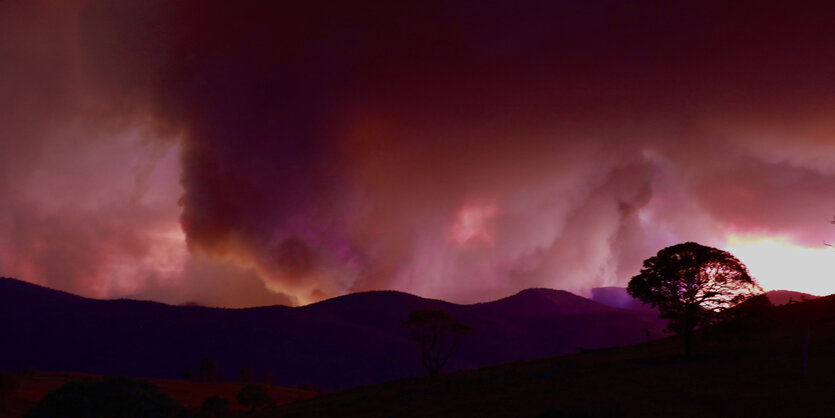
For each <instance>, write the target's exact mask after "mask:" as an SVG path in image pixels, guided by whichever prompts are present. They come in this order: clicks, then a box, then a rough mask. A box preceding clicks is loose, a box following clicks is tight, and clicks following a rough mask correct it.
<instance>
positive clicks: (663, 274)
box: [627, 242, 762, 356]
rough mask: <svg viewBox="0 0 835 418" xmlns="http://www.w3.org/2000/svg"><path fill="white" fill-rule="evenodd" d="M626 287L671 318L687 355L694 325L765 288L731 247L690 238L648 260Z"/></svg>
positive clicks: (671, 326) (671, 324)
mask: <svg viewBox="0 0 835 418" xmlns="http://www.w3.org/2000/svg"><path fill="white" fill-rule="evenodd" d="M627 291H628V292H629V294H630V295H632V296H633V297H635V298H637V299H640V300H642V301H644V302H646V303H649V304H650V305H652V306H654V307H656V308H658V310H659V312H660V314H661V316H662V317H663V318H668V319H669V320H670V329H671V330H672V331H674V332H676V333H679V334H682V335H684V337H685V354H686V355H688V356H689V355H690V351H691V342H690V340H691V332H692V330H693V329H694V328H696V327H698V326H700V325H704V324H706V323H709V322H712V321H713V320H714V319H715V318H716V317H717V316H716V314H718V313H719V312H722V311H723V310H725V309H728V308H730V307H733V306H735V305H737V304H739V303H741V302H743V301H745V300H747V299H748V298H750V297H752V296H755V295H757V294H760V293H762V288H761V287H760V285H759V284H757V282H756V281H755V280H754V279H753V278H752V277H751V276H750V275H749V274H748V269H747V268H746V267H745V265H744V264H742V262H740V261H739V260H738V259H737V258H736V257H734V256H733V255H731V254H730V253H728V252H727V251H722V250H719V249H716V248H712V247H707V246H704V245H700V244H697V243H695V242H685V243H682V244H677V245H673V246H671V247H667V248H664V249H662V250H661V251H659V252H658V254H656V255H655V256H654V257H651V258H649V259H647V260H645V261H644V264H643V268H642V269H641V272H640V274H638V275H637V276H635V277H633V278H632V279H631V280H630V281H629V286H628V287H627Z"/></svg>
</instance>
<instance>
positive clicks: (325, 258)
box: [0, 1, 835, 306]
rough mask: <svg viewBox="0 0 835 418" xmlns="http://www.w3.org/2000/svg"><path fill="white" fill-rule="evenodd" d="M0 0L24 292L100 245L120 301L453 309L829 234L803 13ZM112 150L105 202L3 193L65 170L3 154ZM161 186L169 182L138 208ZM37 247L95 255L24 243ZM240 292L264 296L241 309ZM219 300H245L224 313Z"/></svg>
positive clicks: (712, 7)
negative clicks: (178, 240)
mask: <svg viewBox="0 0 835 418" xmlns="http://www.w3.org/2000/svg"><path fill="white" fill-rule="evenodd" d="M9 3H11V2H8V3H6V4H4V5H3V7H6V8H9V9H15V10H11V12H14V13H3V14H2V15H5V16H14V19H12V18H7V19H6V20H3V21H2V23H3V26H0V28H2V33H0V35H5V34H13V35H15V36H14V38H15V39H25V40H26V43H25V44H19V43H11V41H8V39H10V37H9V36H3V37H2V39H5V40H6V41H0V42H5V44H3V46H4V47H3V49H2V50H1V51H2V52H0V53H2V54H3V55H2V56H0V58H10V59H12V61H14V62H20V63H22V64H21V65H20V66H19V67H17V68H14V69H5V70H0V71H6V72H7V74H5V76H4V77H2V78H0V86H2V88H3V89H4V92H10V93H13V94H12V95H9V94H4V95H3V97H16V98H17V99H0V100H2V102H0V106H2V108H3V109H5V110H9V111H13V112H14V113H13V116H3V119H2V120H0V121H2V122H4V123H5V125H4V126H5V129H6V132H4V136H8V137H15V138H21V139H20V140H13V141H12V142H11V143H4V145H2V146H3V147H5V149H3V150H4V151H6V152H8V153H9V154H10V155H11V154H13V155H16V156H19V161H22V162H21V163H20V164H19V165H15V164H14V163H13V165H12V166H11V167H10V168H8V169H4V171H2V173H3V175H2V177H0V181H2V183H0V187H2V189H0V190H2V191H3V193H4V194H5V195H8V196H11V199H6V201H7V202H9V203H7V205H8V207H9V208H14V209H15V212H16V213H22V214H23V215H16V216H20V218H19V219H15V220H7V221H6V223H5V224H0V225H5V226H3V228H4V230H3V231H10V230H11V229H9V228H11V226H9V225H12V224H14V225H22V226H16V228H17V229H16V230H15V234H14V236H15V237H17V238H15V240H16V242H13V241H12V240H6V241H4V242H3V244H4V246H2V247H0V249H3V253H0V256H3V257H4V258H0V262H2V263H3V264H0V266H12V267H4V268H7V269H12V270H13V271H19V272H22V271H26V270H25V269H23V268H22V267H15V263H19V261H16V260H21V259H23V257H24V255H28V254H42V255H41V257H42V258H43V259H42V260H38V261H37V263H35V262H34V261H33V263H35V264H37V265H38V266H48V267H41V268H49V269H60V270H62V271H66V272H68V273H67V274H66V275H65V276H66V278H59V277H63V276H61V275H60V274H59V273H57V272H54V273H43V274H42V276H43V277H56V279H54V280H55V281H59V280H66V281H76V280H77V281H78V283H79V284H78V285H73V286H69V285H67V286H65V287H66V288H92V287H95V286H96V285H99V284H100V283H101V282H102V281H103V280H106V279H103V276H106V275H107V273H106V270H101V268H102V267H101V266H102V265H103V264H102V263H101V262H97V260H100V257H101V256H100V255H99V254H102V253H105V252H106V249H108V248H118V249H119V250H118V251H116V252H117V253H118V254H121V255H120V257H122V258H124V259H125V260H133V262H134V263H136V262H138V261H141V260H146V262H147V263H149V264H148V265H149V267H148V271H143V272H140V273H136V274H135V276H136V277H137V278H136V279H135V281H134V283H133V286H134V287H135V289H132V294H137V295H144V296H146V297H154V298H157V299H161V300H171V301H175V300H177V301H181V300H185V299H200V300H197V301H198V302H201V303H209V304H219V305H222V304H224V303H228V304H233V305H236V306H238V305H240V304H244V302H242V301H243V300H252V303H253V304H257V303H263V302H269V301H276V300H281V301H286V302H288V303H305V302H309V301H312V300H317V299H321V298H323V297H328V296H333V295H337V294H342V293H345V292H350V291H357V290H366V289H375V288H395V289H401V290H406V291H411V292H416V293H419V294H422V295H427V296H435V297H443V298H448V299H453V300H458V301H474V300H483V299H487V298H494V297H499V296H503V295H506V294H508V293H510V292H513V291H516V290H519V289H521V288H524V287H531V286H546V287H560V288H567V289H570V290H583V289H587V288H589V287H593V286H603V285H615V284H620V285H622V284H624V283H625V281H626V280H627V279H628V278H629V276H631V275H633V274H635V273H636V272H637V270H638V268H639V267H640V262H641V260H643V259H644V258H646V257H648V256H650V255H652V254H653V253H654V252H655V251H657V250H658V249H659V248H661V247H663V246H666V245H670V244H673V243H677V242H680V241H685V240H696V241H700V242H703V243H705V244H708V245H716V246H722V245H724V244H725V239H726V237H727V235H728V234H730V233H742V234H745V233H762V234H772V235H782V236H787V237H789V238H790V239H792V240H794V242H796V243H798V244H803V245H808V246H813V245H820V243H821V242H822V241H823V240H824V239H825V238H826V236H827V235H829V232H830V231H828V229H827V227H828V225H827V219H828V218H829V216H830V215H831V214H832V210H833V207H835V201H833V200H835V194H834V193H833V192H835V186H833V185H835V182H833V181H832V180H833V176H835V169H833V168H832V167H835V141H833V140H832V138H833V134H835V126H833V125H832V123H831V120H832V118H831V115H832V112H833V111H835V103H833V100H832V97H835V95H833V94H832V93H835V91H833V89H835V85H833V83H832V82H831V80H830V74H832V70H833V69H835V68H833V67H835V62H833V60H832V58H831V51H833V50H835V41H832V40H833V39H835V37H833V36H832V35H835V33H832V32H833V29H832V28H831V25H830V24H829V21H828V19H826V17H825V16H827V15H828V14H827V13H825V12H826V10H824V9H821V8H817V9H815V8H808V9H805V8H803V7H801V6H797V7H795V8H793V9H792V10H788V11H787V10H784V9H782V8H780V9H778V8H770V7H765V6H764V5H759V6H758V7H757V8H755V9H752V8H747V7H745V6H744V5H742V4H727V2H715V3H714V2H698V3H697V2H693V3H692V4H683V3H681V2H675V4H667V3H665V4H652V3H650V2H647V3H637V4H636V3H631V4H630V5H625V4H620V3H616V2H612V3H596V2H585V3H584V2H543V3H541V4H526V5H516V4H514V5H510V4H499V3H496V4H492V5H484V4H481V5H478V6H474V5H470V4H466V3H464V2H461V3H459V2H449V1H444V2H433V1H429V2H415V3H411V2H406V3H403V2H380V4H376V2H359V3H356V2H352V3H350V4H348V3H346V4H330V3H332V2H329V3H316V2H304V3H298V4H271V5H264V4H260V3H247V2H244V3H239V4H234V5H232V4H229V3H227V2H214V1H208V2H206V1H201V2H196V1H181V2H164V1H150V2H132V1H89V2H83V3H79V4H72V5H67V6H64V7H65V8H66V10H55V6H54V5H49V6H51V8H50V7H46V6H47V5H44V4H37V3H35V4H33V5H23V6H22V5H18V4H14V5H11V6H10V5H9ZM36 24H39V25H36ZM36 26H37V27H49V29H48V30H47V31H46V33H43V32H41V31H40V30H37V29H35V28H36ZM55 39H62V40H63V41H62V42H56V41H55ZM4 61H5V62H10V61H9V60H8V59H4ZM68 68H69V69H71V71H67V70H66V69H68ZM18 102H19V103H18ZM6 122H8V123H6ZM68 127H70V128H72V129H70V131H71V132H70V133H66V132H67V128H68ZM0 129H3V128H0ZM126 132H134V134H133V136H130V135H128V134H126ZM136 132H140V133H139V134H137V133H136ZM113 137H117V138H123V139H121V140H118V141H122V142H128V143H131V144H138V145H136V146H137V149H138V151H136V152H134V153H133V154H132V155H134V156H135V159H138V161H134V164H135V165H136V166H137V167H144V168H143V169H137V170H138V171H136V172H135V173H132V174H125V173H123V172H120V174H118V175H114V177H116V178H130V179H139V180H137V182H134V183H135V184H138V185H135V186H132V187H133V191H132V192H131V193H125V194H124V195H125V196H123V197H124V198H122V197H120V198H119V199H121V200H119V199H116V200H118V201H119V202H121V203H119V202H117V203H113V202H109V204H110V205H111V206H108V205H107V204H105V202H106V201H107V199H105V198H102V197H95V196H93V192H92V191H91V190H93V189H94V188H101V189H102V190H113V189H116V188H119V187H120V186H118V185H114V184H110V183H106V182H101V183H97V184H96V186H93V187H91V186H90V185H88V184H83V183H82V184H81V185H79V183H80V182H82V181H83V177H82V176H79V175H73V176H70V177H69V178H71V180H68V181H67V183H68V184H76V186H75V187H76V188H77V189H78V194H77V195H76V197H75V198H73V199H70V200H71V201H73V202H88V205H90V206H91V208H84V209H83V210H82V209H79V208H74V209H73V210H72V213H71V216H66V217H64V216H59V215H57V214H56V212H55V210H52V211H45V209H44V207H47V206H48V205H46V204H45V203H43V199H40V200H38V201H35V202H29V201H28V200H27V198H26V196H27V195H30V194H35V195H38V196H41V197H43V196H44V195H45V194H47V193H48V189H47V188H45V186H43V185H41V184H37V185H26V186H22V187H21V186H19V185H17V186H16V185H15V184H18V183H19V179H21V178H24V175H23V174H15V173H17V172H20V171H21V170H25V169H26V167H41V168H42V169H43V170H45V172H46V173H47V174H45V176H48V175H50V174H51V175H55V173H56V172H59V173H60V172H65V171H66V170H63V171H62V170H55V169H54V167H53V166H52V165H50V166H47V165H45V164H43V163H41V164H38V163H32V162H29V161H35V160H36V159H37V158H38V156H39V155H42V154H43V153H44V152H45V151H44V149H47V148H50V147H55V146H56V145H58V144H66V143H73V141H75V142H74V143H75V144H78V145H77V146H78V148H79V149H81V148H85V149H91V150H94V151H89V152H90V153H98V154H99V155H100V156H101V158H105V159H112V160H116V161H120V158H124V155H126V153H124V152H123V151H124V150H120V149H113V148H111V149H108V148H107V147H106V144H108V143H109V142H108V141H113V140H112V139H109V140H105V139H103V138H113ZM124 138H134V139H131V140H128V139H124ZM136 138H141V139H136ZM131 141H133V142H131ZM117 148H118V147H117ZM172 153H179V155H180V161H179V163H180V166H179V174H176V170H172V169H171V168H170V167H168V168H165V167H166V164H167V163H165V162H164V161H170V158H171V157H170V156H171V155H172ZM62 155H63V156H64V158H66V159H69V158H73V157H74V156H75V155H76V152H75V151H72V152H67V153H64V154H62ZM127 155H131V154H130V153H127ZM137 155H138V156H139V157H136V156H137ZM57 161H64V160H62V159H61V158H58V159H57ZM124 166H125V164H124V161H121V162H118V163H116V167H117V168H119V167H124ZM117 171H118V170H117ZM142 172H144V173H147V174H144V175H139V173H142ZM154 173H157V174H154ZM160 173H162V174H160ZM166 173H167V174H166ZM172 173H173V174H172ZM154 176H156V177H154ZM176 176H179V181H180V185H181V187H182V189H181V190H179V189H177V188H171V187H170V186H167V187H169V188H168V189H165V190H166V191H165V192H164V193H161V194H159V193H158V195H160V196H163V197H160V198H159V199H158V200H156V201H155V203H149V202H147V201H143V196H146V195H149V194H153V193H155V191H156V190H159V189H160V187H164V186H162V185H163V184H165V180H166V179H167V180H168V181H169V182H170V184H176V179H175V178H173V177H176ZM143 178H145V179H156V180H141V179H143ZM176 198H179V204H180V207H179V208H176V209H172V207H171V206H172V202H173V201H175V200H176ZM125 199H127V203H126V202H125ZM131 199H132V200H131ZM89 202H93V203H89ZM137 202H145V203H144V204H137ZM25 204H30V205H31V207H32V208H33V209H32V210H31V211H30V210H28V209H24V208H28V206H25ZM112 205H115V206H112ZM7 213H10V212H7ZM105 213H106V214H105ZM30 214H38V215H37V217H34V215H30ZM177 216H179V222H180V225H181V226H182V230H183V232H184V233H185V239H186V241H187V248H188V251H189V253H190V255H186V254H183V255H182V256H181V257H178V258H176V260H172V261H170V264H171V265H178V266H179V267H177V268H173V267H172V271H169V272H167V273H159V272H155V271H153V267H152V264H153V262H152V261H151V260H156V259H158V258H159V257H161V255H159V250H155V249H154V248H159V247H160V245H162V244H161V243H162V242H168V244H166V245H171V246H172V247H171V248H174V247H176V246H175V245H174V244H172V243H171V242H172V241H170V240H169V241H164V240H161V239H154V238H148V237H147V236H146V234H147V231H148V230H154V229H155V228H156V230H166V231H172V230H173V231H175V232H176V229H175V228H172V227H171V223H172V217H173V218H174V220H176V218H177ZM111 218H112V220H111V221H109V219H111ZM54 223H58V224H59V225H52V224H54ZM35 225H39V226H38V227H37V228H35ZM87 225H91V226H95V228H92V229H88V228H84V227H81V226H85V227H86V226H87ZM69 226H74V228H70V227H69ZM96 228H98V229H96ZM79 230H83V231H84V232H81V231H79ZM91 230H98V231H103V232H97V233H96V234H98V235H96V236H101V237H105V238H108V237H111V238H112V237H118V239H116V238H112V239H110V240H109V239H96V238H95V237H90V236H88V235H89V234H91V233H92V232H89V231H91ZM59 231H63V232H60V233H62V234H64V235H65V236H66V237H67V238H66V242H68V243H74V242H79V241H81V242H85V243H87V242H97V243H98V244H96V248H87V247H86V246H75V247H71V249H65V248H63V247H61V246H59V245H45V246H44V245H43V244H39V243H42V242H43V240H44V237H46V236H48V235H49V234H52V233H58V232H59ZM114 240H115V241H114ZM38 245H41V247H38ZM37 248H45V249H44V250H43V251H41V250H38V249H37ZM18 250H19V251H18ZM39 251H41V252H39ZM172 251H173V250H172ZM179 251H184V250H183V248H182V247H180V249H179ZM50 254H52V255H50ZM73 254H76V256H73ZM3 260H6V261H3ZM140 264H141V263H140ZM207 266H215V267H212V268H217V269H218V270H217V271H220V272H222V273H216V274H212V273H210V272H209V270H210V268H209V267H207ZM195 272H199V274H198V273H195ZM255 276H257V277H259V278H260V279H262V280H263V281H264V283H265V285H266V287H267V288H268V289H270V290H271V291H272V292H276V293H279V295H278V296H275V297H273V296H269V297H264V298H261V296H256V294H258V291H259V286H261V285H260V284H257V283H256V282H254V281H253V277H255ZM201 277H204V279H201ZM209 277H211V278H209ZM82 278H83V279H82ZM230 278H240V279H230ZM50 280H51V279H50ZM225 286H236V289H238V290H237V291H236V292H231V293H230V295H231V294H233V293H234V294H236V295H244V296H235V297H234V298H233V297H232V296H229V299H228V300H227V302H224V301H223V300H222V297H221V296H219V295H221V294H222V292H221V290H220V289H221V288H223V287H225ZM165 289H168V291H170V292H171V294H168V295H165V294H164V293H165V292H166V290H165ZM200 289H208V290H205V291H201V290H200ZM201 292H202V293H201ZM111 293H113V292H111ZM122 294H128V293H126V292H122ZM266 294H267V295H269V293H266ZM281 294H287V295H292V296H284V295H281ZM191 296H194V297H193V298H192V297H191ZM249 298H251V299H249ZM232 299H235V300H234V301H232Z"/></svg>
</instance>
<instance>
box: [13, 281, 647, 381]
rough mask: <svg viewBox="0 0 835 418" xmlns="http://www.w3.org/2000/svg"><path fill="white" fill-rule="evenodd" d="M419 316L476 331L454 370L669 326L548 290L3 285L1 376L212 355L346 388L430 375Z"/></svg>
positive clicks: (113, 370) (147, 367)
mask: <svg viewBox="0 0 835 418" xmlns="http://www.w3.org/2000/svg"><path fill="white" fill-rule="evenodd" d="M415 309H443V310H446V311H448V312H449V313H450V314H452V315H453V316H454V317H455V318H457V319H458V320H459V321H460V322H463V323H465V324H468V325H470V326H472V327H473V328H475V329H476V331H477V333H476V334H475V335H473V336H470V337H468V338H466V339H464V340H463V342H462V344H461V347H460V349H459V352H458V354H457V355H456V356H454V357H453V358H452V359H451V360H450V363H449V364H448V368H447V370H454V369H462V368H476V367H483V366H487V365H492V364H499V363H502V362H507V361H512V360H519V359H530V358H537V357H545V356H551V355H557V354H565V353H570V352H575V351H576V350H577V347H584V348H603V347H611V346H617V345H624V344H632V343H636V342H640V341H643V340H644V339H645V330H650V331H651V332H652V333H653V334H654V335H660V330H661V329H662V328H663V326H664V323H663V322H662V321H660V320H658V319H657V318H655V317H654V316H653V315H652V314H647V313H645V312H636V311H632V310H625V309H616V308H611V307H607V306H604V305H601V304H598V303H596V302H593V301H590V300H587V299H584V298H581V297H579V296H576V295H573V294H570V293H568V292H561V291H552V290H547V289H531V290H528V291H523V292H520V293H519V294H517V295H514V296H511V297H509V298H505V299H501V300H499V301H495V302H490V303H481V304H474V305H457V304H452V303H448V302H443V301H439V300H432V299H425V298H420V297H417V296H414V295H410V294H406V293H401V292H390V291H378V292H365V293H357V294H352V295H347V296H342V297H338V298H334V299H330V300H326V301H323V302H319V303H316V304H312V305H308V306H303V307H299V308H289V307H285V306H272V307H260V308H249V309H218V308H207V307H200V306H172V305H165V304H161V303H156V302H143V301H134V300H95V299H87V298H82V297H79V296H74V295H71V294H68V293H64V292H58V291H55V290H51V289H47V288H43V287H40V286H35V285H31V284H28V283H24V282H21V281H17V280H14V279H5V278H3V279H0V335H2V336H3V344H2V346H0V370H20V368H22V367H24V366H33V367H36V368H39V369H42V370H54V371H58V370H72V371H81V372H87V373H95V374H102V375H128V376H136V377H155V378H179V377H181V375H182V374H183V372H184V371H186V370H189V371H191V372H192V373H193V374H195V375H197V372H198V370H197V368H198V363H199V362H200V360H201V359H203V358H210V359H213V360H215V361H216V362H217V363H218V365H219V368H220V373H221V374H222V375H224V376H225V377H226V378H229V379H234V378H236V376H237V373H238V370H240V368H242V367H251V368H252V369H253V370H254V371H255V374H256V378H258V377H259V376H261V375H262V374H264V373H271V374H272V375H274V376H275V383H276V384H279V385H284V386H293V385H298V384H301V383H310V384H314V385H317V386H320V387H324V388H331V389H333V388H344V387H350V386H355V385H360V384H369V383H374V382H381V381H385V380H391V379H397V378H402V377H411V376H420V375H423V374H424V373H425V372H424V370H423V368H422V366H421V365H420V361H419V358H418V351H417V348H416V346H415V344H414V342H413V341H411V339H410V336H409V334H408V333H407V332H406V331H405V330H404V329H402V327H401V323H402V322H403V321H404V320H405V319H406V317H407V316H408V313H409V312H411V311H413V310H415Z"/></svg>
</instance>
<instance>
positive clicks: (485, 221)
mask: <svg viewBox="0 0 835 418" xmlns="http://www.w3.org/2000/svg"><path fill="white" fill-rule="evenodd" d="M498 213H499V209H498V208H497V207H496V205H494V204H489V205H467V206H464V207H462V208H461V209H459V210H458V213H456V215H455V222H454V223H453V224H452V226H451V227H450V229H449V232H448V234H447V237H448V239H449V240H450V241H452V242H453V243H455V244H457V245H459V246H462V247H463V246H467V245H472V244H475V243H479V242H487V243H491V244H492V243H494V242H495V239H496V238H495V236H494V235H495V233H494V231H493V228H492V226H491V220H492V219H493V218H494V217H495V216H496V215H497V214H498Z"/></svg>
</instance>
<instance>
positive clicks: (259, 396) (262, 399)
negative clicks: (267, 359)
mask: <svg viewBox="0 0 835 418" xmlns="http://www.w3.org/2000/svg"><path fill="white" fill-rule="evenodd" d="M237 400H238V403H239V404H241V406H246V407H249V408H250V409H251V411H253V412H254V411H257V410H260V409H263V408H266V407H267V406H269V405H272V404H273V400H272V398H270V394H269V393H267V389H265V388H264V387H263V386H261V385H256V384H248V385H246V386H244V387H243V389H241V391H240V392H238V396H237Z"/></svg>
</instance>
